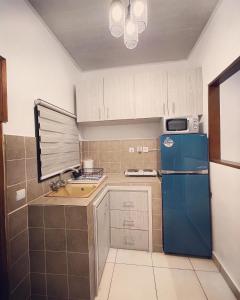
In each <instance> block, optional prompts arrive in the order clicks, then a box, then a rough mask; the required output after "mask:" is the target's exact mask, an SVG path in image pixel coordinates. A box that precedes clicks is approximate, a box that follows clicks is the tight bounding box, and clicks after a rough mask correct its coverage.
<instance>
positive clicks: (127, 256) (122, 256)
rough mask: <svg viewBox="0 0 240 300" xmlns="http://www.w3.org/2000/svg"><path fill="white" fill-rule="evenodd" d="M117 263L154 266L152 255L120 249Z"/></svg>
mask: <svg viewBox="0 0 240 300" xmlns="http://www.w3.org/2000/svg"><path fill="white" fill-rule="evenodd" d="M116 263H122V264H129V265H139V266H152V258H151V253H150V252H146V251H135V250H123V249H118V252H117V258H116Z"/></svg>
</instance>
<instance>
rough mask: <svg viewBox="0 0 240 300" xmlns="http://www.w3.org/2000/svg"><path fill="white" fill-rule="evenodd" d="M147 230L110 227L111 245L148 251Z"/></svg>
mask: <svg viewBox="0 0 240 300" xmlns="http://www.w3.org/2000/svg"><path fill="white" fill-rule="evenodd" d="M148 239H149V236H148V231H143V230H133V229H131V230H130V229H119V228H111V247H112V248H120V249H131V250H145V251H148V249H149V244H148Z"/></svg>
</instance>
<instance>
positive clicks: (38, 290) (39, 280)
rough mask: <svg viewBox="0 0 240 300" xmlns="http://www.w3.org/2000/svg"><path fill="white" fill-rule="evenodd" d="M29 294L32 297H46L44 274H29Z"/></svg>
mask: <svg viewBox="0 0 240 300" xmlns="http://www.w3.org/2000/svg"><path fill="white" fill-rule="evenodd" d="M31 292H32V296H33V295H34V294H36V295H46V274H39V273H31ZM31 299H32V297H31Z"/></svg>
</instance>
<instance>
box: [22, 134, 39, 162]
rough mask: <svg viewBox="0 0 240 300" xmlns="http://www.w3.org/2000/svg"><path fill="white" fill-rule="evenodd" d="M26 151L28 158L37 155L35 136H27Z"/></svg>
mask: <svg viewBox="0 0 240 300" xmlns="http://www.w3.org/2000/svg"><path fill="white" fill-rule="evenodd" d="M25 151H26V158H33V157H36V156H37V150H36V138H35V137H25Z"/></svg>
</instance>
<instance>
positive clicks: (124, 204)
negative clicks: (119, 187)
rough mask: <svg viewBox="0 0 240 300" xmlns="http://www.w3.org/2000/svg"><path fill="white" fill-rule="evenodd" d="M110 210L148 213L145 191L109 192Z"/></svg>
mask: <svg viewBox="0 0 240 300" xmlns="http://www.w3.org/2000/svg"><path fill="white" fill-rule="evenodd" d="M110 193H111V194H110V199H111V200H110V209H120V210H137V211H148V194H147V192H146V191H111V192H110Z"/></svg>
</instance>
